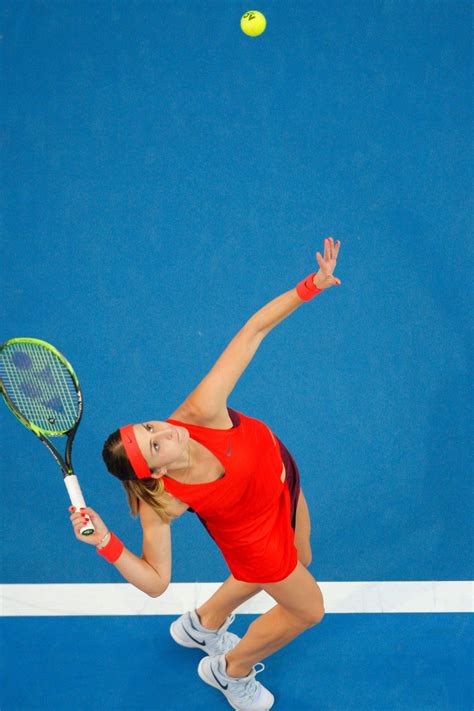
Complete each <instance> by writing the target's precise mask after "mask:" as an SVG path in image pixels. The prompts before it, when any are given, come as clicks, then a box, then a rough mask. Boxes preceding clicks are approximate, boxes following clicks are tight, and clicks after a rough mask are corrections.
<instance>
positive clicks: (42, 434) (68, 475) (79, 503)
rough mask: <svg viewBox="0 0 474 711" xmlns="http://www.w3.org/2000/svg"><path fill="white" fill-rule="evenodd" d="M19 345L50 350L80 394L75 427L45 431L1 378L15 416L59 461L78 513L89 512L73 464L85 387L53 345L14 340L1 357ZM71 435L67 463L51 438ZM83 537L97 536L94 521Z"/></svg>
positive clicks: (67, 444)
mask: <svg viewBox="0 0 474 711" xmlns="http://www.w3.org/2000/svg"><path fill="white" fill-rule="evenodd" d="M15 343H18V344H21V343H25V344H28V343H29V344H36V345H39V346H42V347H43V348H46V349H47V350H49V351H51V352H52V353H53V354H54V355H55V356H56V357H57V358H59V360H60V361H61V362H62V363H63V364H64V366H65V367H66V369H67V370H68V372H69V374H70V376H71V377H72V380H73V383H74V387H75V389H76V394H77V401H78V408H79V413H78V416H77V419H76V421H75V423H74V426H73V427H72V428H71V429H69V430H66V431H63V430H48V429H45V428H43V427H38V426H37V425H34V424H33V423H32V422H29V421H28V420H27V419H26V418H25V417H23V415H22V414H21V412H20V411H19V410H17V408H16V407H15V405H14V404H13V402H12V400H11V399H10V397H9V395H8V393H7V391H6V389H5V386H4V383H3V380H2V379H1V378H0V391H1V393H2V395H3V398H4V400H5V402H6V404H7V406H8V407H9V409H10V410H11V412H12V413H13V414H14V415H15V417H16V418H17V419H18V420H20V422H21V423H22V425H24V426H25V427H26V428H27V429H29V430H31V432H34V434H35V435H36V436H37V437H38V439H40V440H41V442H42V443H43V444H44V445H46V447H47V448H48V449H49V451H50V452H51V454H52V455H53V457H54V458H55V460H56V462H57V463H58V465H59V467H60V469H61V471H62V473H63V480H64V484H65V486H66V489H67V491H68V494H69V498H70V499H71V503H72V505H73V506H75V507H76V510H77V511H79V509H81V508H85V506H86V504H85V501H84V497H83V495H82V491H81V488H80V486H79V481H78V479H77V476H76V474H75V473H74V471H73V468H72V464H71V456H72V442H73V439H74V436H75V434H76V431H77V428H78V427H79V423H80V421H81V418H82V411H83V400H82V392H81V387H80V385H79V380H78V378H77V375H76V374H75V372H74V368H73V367H72V365H71V364H70V363H69V361H68V360H67V359H66V358H65V357H64V356H63V355H62V353H60V352H59V351H58V350H57V349H56V348H55V347H54V346H52V345H51V343H47V342H46V341H42V340H40V339H39V338H10V339H9V340H8V341H5V343H2V345H1V346H0V353H1V352H2V351H3V350H4V349H5V348H6V347H7V346H9V345H13V344H15ZM65 435H67V437H68V439H67V443H66V450H65V456H64V459H63V457H62V456H61V454H60V453H59V452H58V450H57V449H56V447H55V446H54V445H53V444H52V442H50V441H49V439H48V437H62V436H65ZM80 532H81V535H83V536H90V535H91V534H93V533H94V532H95V528H94V525H93V523H92V521H88V523H87V524H86V525H85V526H83V527H82V528H81V529H80Z"/></svg>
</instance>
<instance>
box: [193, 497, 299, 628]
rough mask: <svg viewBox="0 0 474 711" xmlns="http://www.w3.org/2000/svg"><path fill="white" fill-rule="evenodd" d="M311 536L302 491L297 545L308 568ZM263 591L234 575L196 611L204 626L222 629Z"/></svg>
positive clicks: (296, 526) (259, 585) (296, 538)
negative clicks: (228, 620)
mask: <svg viewBox="0 0 474 711" xmlns="http://www.w3.org/2000/svg"><path fill="white" fill-rule="evenodd" d="M310 535H311V522H310V518H309V510H308V504H307V503H306V499H305V497H304V494H303V490H302V489H301V490H300V495H299V499H298V506H297V508H296V524H295V546H296V549H297V551H298V560H300V561H301V563H302V564H303V565H304V566H308V565H309V564H310V562H311V544H310ZM261 590H263V587H262V584H261V583H244V582H242V581H240V580H236V579H235V578H234V576H233V575H231V576H230V577H229V578H227V580H226V581H225V582H224V583H223V584H222V585H221V587H220V588H219V589H218V590H216V592H215V593H214V595H212V597H210V598H209V600H207V602H205V603H204V604H203V605H201V607H198V608H197V610H196V612H197V614H198V617H199V619H200V620H201V624H202V626H203V627H206V628H207V629H209V630H216V629H219V627H220V626H221V625H223V624H224V622H225V620H226V618H227V616H228V615H230V613H231V612H233V611H234V610H235V609H236V608H237V607H239V605H242V604H243V603H244V602H246V601H247V600H249V599H250V598H251V597H253V596H254V595H257V593H259V592H260V591H261Z"/></svg>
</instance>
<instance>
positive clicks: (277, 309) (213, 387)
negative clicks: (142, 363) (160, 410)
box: [183, 237, 341, 421]
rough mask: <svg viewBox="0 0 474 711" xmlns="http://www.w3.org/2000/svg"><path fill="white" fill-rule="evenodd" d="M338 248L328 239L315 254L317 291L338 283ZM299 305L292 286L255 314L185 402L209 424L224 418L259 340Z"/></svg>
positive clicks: (337, 244)
mask: <svg viewBox="0 0 474 711" xmlns="http://www.w3.org/2000/svg"><path fill="white" fill-rule="evenodd" d="M339 247H340V242H339V241H337V242H336V245H334V242H333V239H332V237H330V238H329V239H326V240H324V258H323V257H322V256H321V255H320V253H319V252H317V253H316V258H317V260H318V262H319V267H320V269H319V271H318V273H317V274H316V275H315V276H314V284H315V286H317V287H318V288H319V289H327V288H329V287H330V286H335V285H336V284H338V285H339V284H340V283H341V282H340V280H339V279H337V278H336V277H334V276H333V271H334V269H335V266H336V259H337V255H338V253H339ZM302 303H303V300H302V299H300V297H299V296H298V293H297V290H296V287H295V288H294V289H290V290H289V291H287V292H285V293H284V294H282V295H281V296H277V297H276V299H273V300H272V301H270V302H269V303H268V304H266V306H264V307H263V308H262V309H260V310H259V311H257V312H256V313H255V314H254V315H253V316H252V317H251V318H250V319H249V320H248V321H247V323H246V324H245V325H244V327H243V328H242V329H241V330H240V331H239V332H238V333H237V335H236V336H234V338H233V339H232V341H231V342H230V343H229V345H228V346H227V348H226V349H225V350H224V352H223V353H222V355H221V356H220V357H219V359H218V360H217V361H216V363H215V365H214V366H213V368H212V369H211V370H210V371H209V373H208V374H207V375H206V376H205V378H204V379H203V380H202V381H201V382H200V383H199V385H198V386H197V388H196V389H195V390H193V391H192V393H191V394H190V395H189V396H188V398H187V399H186V401H185V403H186V404H187V405H188V406H190V407H191V408H192V409H194V410H195V411H197V413H198V414H199V415H200V416H201V417H202V418H204V419H208V420H209V421H212V420H214V419H218V418H219V417H223V416H225V415H227V398H228V397H229V395H230V393H231V392H232V390H233V389H234V386H235V384H236V383H237V381H238V379H239V378H240V376H241V375H242V373H243V372H244V370H245V369H246V368H247V366H248V364H249V363H250V361H251V360H252V358H253V356H254V355H255V353H256V351H257V349H258V347H259V345H260V343H261V342H262V340H263V339H264V338H265V336H266V335H267V334H268V333H269V332H270V331H271V330H272V329H273V328H275V326H276V325H277V324H279V323H280V322H281V321H283V319H285V318H286V317H287V316H289V315H290V314H291V313H293V311H295V310H296V309H297V308H298V307H299V306H301V304H302ZM183 404H184V403H183Z"/></svg>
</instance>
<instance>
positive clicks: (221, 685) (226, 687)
mask: <svg viewBox="0 0 474 711" xmlns="http://www.w3.org/2000/svg"><path fill="white" fill-rule="evenodd" d="M211 673H212V676H213V677H214V679H215V680H216V681H217V683H218V684H219V686H220V687H221V689H224V691H226V690H227V689H228V688H229V684H226V685H225V686H224V684H221V682H220V681H219V679H218V678H217V676H216V675H215V674H214V669H213V668H212V666H211Z"/></svg>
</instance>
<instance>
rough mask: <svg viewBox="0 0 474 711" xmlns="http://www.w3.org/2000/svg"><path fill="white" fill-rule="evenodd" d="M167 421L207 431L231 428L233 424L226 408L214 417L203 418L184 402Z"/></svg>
mask: <svg viewBox="0 0 474 711" xmlns="http://www.w3.org/2000/svg"><path fill="white" fill-rule="evenodd" d="M168 420H176V421H177V422H183V423H184V424H187V425H198V426H200V427H207V428H209V429H216V430H220V429H222V430H225V429H229V428H232V426H233V422H232V420H231V418H230V416H229V410H228V408H227V406H226V407H225V408H223V409H222V411H221V412H219V413H217V415H215V417H212V418H210V417H203V415H202V414H201V413H200V412H199V411H198V410H197V409H196V408H194V407H193V406H192V405H189V404H188V403H186V402H184V403H183V404H182V405H180V406H179V407H178V408H177V409H176V410H175V411H174V412H173V413H172V414H171V415H170V416H169V417H168V418H167V421H168Z"/></svg>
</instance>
